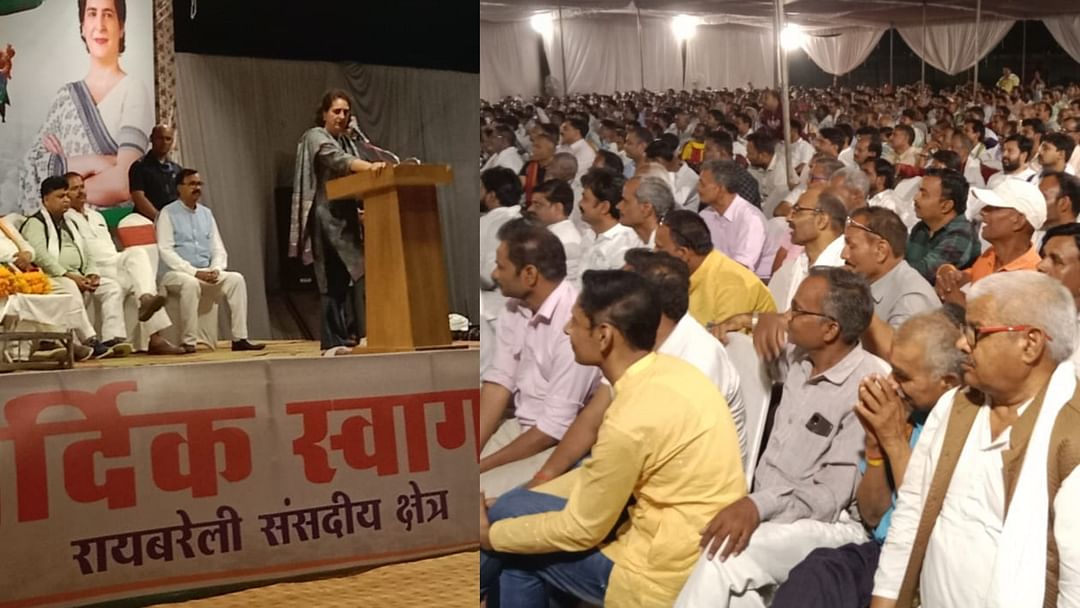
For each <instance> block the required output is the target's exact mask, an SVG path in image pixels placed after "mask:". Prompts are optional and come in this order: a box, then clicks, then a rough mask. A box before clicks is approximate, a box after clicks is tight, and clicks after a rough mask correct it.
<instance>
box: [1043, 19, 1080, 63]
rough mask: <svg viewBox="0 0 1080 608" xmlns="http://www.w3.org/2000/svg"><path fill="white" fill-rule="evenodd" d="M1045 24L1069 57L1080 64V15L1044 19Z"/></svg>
mask: <svg viewBox="0 0 1080 608" xmlns="http://www.w3.org/2000/svg"><path fill="white" fill-rule="evenodd" d="M1043 23H1045V24H1046V29H1048V30H1050V34H1051V35H1052V36H1053V37H1054V40H1057V43H1058V44H1060V45H1061V48H1063V49H1065V52H1066V53H1068V54H1069V57H1072V58H1073V61H1076V62H1078V63H1080V15H1066V16H1064V17H1053V18H1051V19H1043Z"/></svg>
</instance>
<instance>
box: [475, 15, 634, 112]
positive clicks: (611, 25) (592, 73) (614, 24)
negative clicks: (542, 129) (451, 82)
mask: <svg viewBox="0 0 1080 608" xmlns="http://www.w3.org/2000/svg"><path fill="white" fill-rule="evenodd" d="M554 26H555V28H554V29H555V33H554V35H553V36H551V37H550V38H546V37H545V39H544V49H545V50H546V52H547V57H548V65H550V66H551V75H552V76H554V77H555V78H556V79H557V80H559V81H561V80H562V78H563V71H562V52H563V51H562V49H561V48H560V46H559V45H560V38H559V37H560V35H564V36H565V39H566V80H567V83H566V84H567V90H568V91H569V92H571V93H605V94H609V93H614V92H615V91H629V90H637V89H641V50H640V46H639V45H638V31H637V19H636V18H634V17H633V16H630V15H610V16H603V17H578V18H574V19H564V20H563V27H562V28H560V27H559V23H558V21H556V22H555V23H554ZM563 30H565V31H563ZM481 48H483V47H481ZM484 52H486V51H484Z"/></svg>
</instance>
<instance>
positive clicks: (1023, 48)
mask: <svg viewBox="0 0 1080 608" xmlns="http://www.w3.org/2000/svg"><path fill="white" fill-rule="evenodd" d="M1021 23H1022V24H1023V25H1022V26H1021V27H1023V30H1022V31H1023V33H1024V34H1023V37H1022V38H1021V41H1022V42H1021V43H1020V86H1023V85H1024V82H1025V81H1026V80H1027V19H1023V20H1022V21H1021Z"/></svg>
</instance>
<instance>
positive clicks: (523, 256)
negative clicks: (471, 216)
mask: <svg viewBox="0 0 1080 608" xmlns="http://www.w3.org/2000/svg"><path fill="white" fill-rule="evenodd" d="M498 238H499V248H498V251H497V252H496V256H495V270H494V271H493V272H492V273H491V278H492V280H493V281H494V282H495V283H496V284H497V285H498V286H499V289H500V290H501V291H502V293H503V295H504V296H506V297H508V298H510V299H509V300H508V301H507V303H506V306H505V308H503V310H501V311H500V312H499V317H498V319H497V320H496V326H497V330H496V332H495V335H496V336H497V340H498V343H497V344H496V345H495V355H494V357H493V360H492V362H491V365H490V366H489V367H488V368H487V369H486V370H485V371H484V374H483V376H482V377H481V382H482V384H481V389H480V437H479V440H480V445H481V446H483V448H482V451H481V453H480V488H481V490H483V491H484V493H485V495H486V496H487V497H488V498H494V497H496V496H499V495H501V494H502V493H504V492H506V491H508V490H510V489H512V488H514V487H516V486H519V485H522V484H524V483H526V482H528V481H529V480H530V479H532V477H533V475H535V474H536V472H537V471H539V470H540V467H541V466H542V465H543V464H544V462H545V461H547V458H548V456H550V455H551V452H552V451H553V450H554V448H555V445H556V444H558V442H559V440H560V439H562V436H563V434H564V433H566V429H567V428H568V427H569V426H570V423H571V422H573V421H574V418H575V417H577V414H578V411H579V410H581V407H582V405H583V404H584V403H585V401H586V399H587V398H588V397H589V395H591V394H592V391H593V390H594V388H595V387H596V385H597V383H598V382H599V380H600V370H599V369H598V368H596V367H592V366H589V367H586V366H583V365H580V364H578V363H577V362H576V361H575V360H574V351H573V349H572V348H571V347H570V338H569V337H567V335H566V334H565V333H564V332H563V328H564V327H566V323H567V322H568V321H569V319H570V311H571V309H572V308H573V306H574V301H575V300H576V299H577V295H578V294H577V290H575V289H574V287H573V286H572V285H571V284H570V283H569V282H568V281H565V280H564V279H565V277H566V254H565V252H564V250H563V246H562V243H561V242H560V241H559V238H558V237H556V236H555V235H554V234H552V233H551V232H549V231H548V230H547V229H545V228H544V227H543V226H541V225H539V224H536V223H533V222H530V221H529V220H525V219H516V220H511V221H509V222H507V223H506V224H503V226H502V227H501V228H500V229H499V233H498ZM511 404H513V407H514V417H513V418H506V417H505V413H506V408H507V406H509V405H511Z"/></svg>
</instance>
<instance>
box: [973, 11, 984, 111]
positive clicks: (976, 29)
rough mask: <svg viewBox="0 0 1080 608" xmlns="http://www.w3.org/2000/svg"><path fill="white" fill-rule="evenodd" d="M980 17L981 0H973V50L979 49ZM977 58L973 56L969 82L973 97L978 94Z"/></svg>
mask: <svg viewBox="0 0 1080 608" xmlns="http://www.w3.org/2000/svg"><path fill="white" fill-rule="evenodd" d="M980 17H982V0H975V52H976V53H977V52H978V51H979V18H980ZM979 59H981V57H976V58H975V72H974V78H973V79H972V82H971V96H972V97H975V96H976V95H978V94H979Z"/></svg>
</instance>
